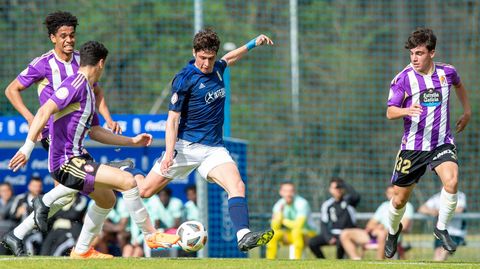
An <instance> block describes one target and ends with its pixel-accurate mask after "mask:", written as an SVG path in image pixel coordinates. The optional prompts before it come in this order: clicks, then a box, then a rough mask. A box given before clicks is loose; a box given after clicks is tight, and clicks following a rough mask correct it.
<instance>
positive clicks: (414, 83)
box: [387, 63, 460, 151]
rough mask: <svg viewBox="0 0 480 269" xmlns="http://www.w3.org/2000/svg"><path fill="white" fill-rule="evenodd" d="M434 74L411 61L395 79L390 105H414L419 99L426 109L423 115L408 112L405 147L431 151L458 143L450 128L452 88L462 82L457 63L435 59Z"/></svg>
mask: <svg viewBox="0 0 480 269" xmlns="http://www.w3.org/2000/svg"><path fill="white" fill-rule="evenodd" d="M434 68H435V70H434V72H433V73H432V74H431V75H422V74H419V73H417V72H416V71H415V70H414V69H413V67H412V66H411V65H408V66H407V67H406V68H405V69H403V71H401V72H400V73H399V74H398V75H397V76H396V77H395V78H394V79H393V80H392V83H391V86H390V94H389V96H388V102H387V105H388V106H396V107H402V108H406V107H410V106H411V105H412V104H415V103H418V104H420V105H421V106H422V109H423V112H422V113H421V115H419V116H415V117H410V116H405V117H404V118H403V121H404V129H405V131H404V134H403V138H402V144H401V149H402V150H420V151H431V150H433V149H435V148H436V147H438V146H441V145H443V144H454V139H453V135H452V134H451V132H450V108H449V105H450V92H451V89H452V86H455V85H459V84H460V77H459V75H458V74H457V71H456V70H455V67H453V66H451V65H448V64H443V63H434Z"/></svg>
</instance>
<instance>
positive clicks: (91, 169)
mask: <svg viewBox="0 0 480 269" xmlns="http://www.w3.org/2000/svg"><path fill="white" fill-rule="evenodd" d="M83 169H84V170H85V172H87V173H93V170H94V169H93V166H91V165H90V164H86V165H85V166H84V167H83Z"/></svg>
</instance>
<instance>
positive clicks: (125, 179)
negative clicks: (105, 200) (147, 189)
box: [120, 172, 137, 191]
mask: <svg viewBox="0 0 480 269" xmlns="http://www.w3.org/2000/svg"><path fill="white" fill-rule="evenodd" d="M121 185H122V186H120V187H121V188H122V190H121V191H127V190H131V189H133V188H135V187H136V186H137V181H136V180H135V178H134V177H133V175H132V174H130V173H127V172H124V173H122V184H121Z"/></svg>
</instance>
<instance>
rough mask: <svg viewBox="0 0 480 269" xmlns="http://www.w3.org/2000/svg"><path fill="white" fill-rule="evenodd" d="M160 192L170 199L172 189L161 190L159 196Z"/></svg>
mask: <svg viewBox="0 0 480 269" xmlns="http://www.w3.org/2000/svg"><path fill="white" fill-rule="evenodd" d="M161 192H164V193H165V194H166V195H167V196H168V197H172V189H170V188H168V187H167V188H164V189H162V190H161V191H160V192H159V194H160V193H161Z"/></svg>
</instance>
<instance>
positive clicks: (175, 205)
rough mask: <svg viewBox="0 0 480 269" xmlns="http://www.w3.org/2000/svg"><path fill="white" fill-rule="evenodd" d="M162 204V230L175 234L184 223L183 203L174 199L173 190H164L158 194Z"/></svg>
mask: <svg viewBox="0 0 480 269" xmlns="http://www.w3.org/2000/svg"><path fill="white" fill-rule="evenodd" d="M158 197H159V198H160V202H161V204H160V205H161V207H160V208H161V210H160V216H159V217H160V228H162V229H164V230H165V232H166V233H175V232H176V231H177V228H178V226H180V224H181V222H182V213H183V202H182V200H180V199H178V198H176V197H172V190H171V189H170V188H168V187H167V188H164V189H162V190H161V191H160V192H159V193H158Z"/></svg>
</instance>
